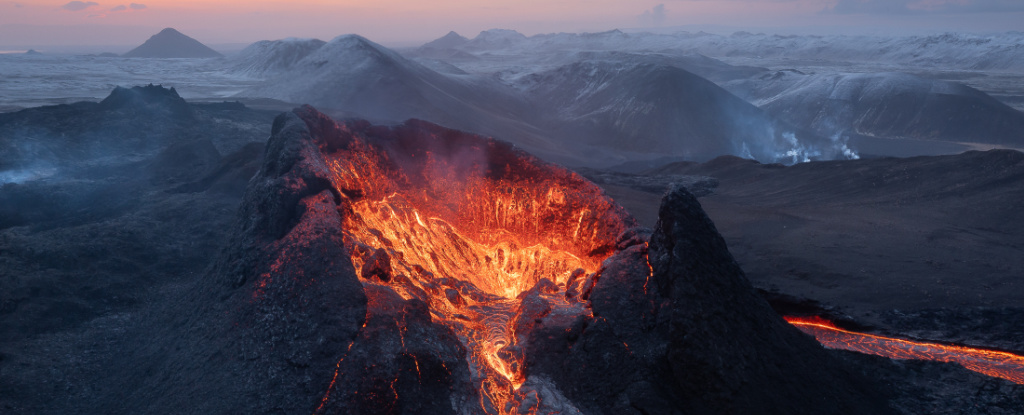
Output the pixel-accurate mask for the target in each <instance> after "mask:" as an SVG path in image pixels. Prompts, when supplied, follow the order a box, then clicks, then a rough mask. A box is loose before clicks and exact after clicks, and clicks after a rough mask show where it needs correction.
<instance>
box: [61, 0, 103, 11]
mask: <svg viewBox="0 0 1024 415" xmlns="http://www.w3.org/2000/svg"><path fill="white" fill-rule="evenodd" d="M99 5H100V4H99V3H97V2H94V1H78V0H75V1H73V2H70V3H68V4H65V5H63V6H60V8H62V9H64V10H71V11H73V12H77V11H82V10H85V9H88V8H90V7H93V6H99Z"/></svg>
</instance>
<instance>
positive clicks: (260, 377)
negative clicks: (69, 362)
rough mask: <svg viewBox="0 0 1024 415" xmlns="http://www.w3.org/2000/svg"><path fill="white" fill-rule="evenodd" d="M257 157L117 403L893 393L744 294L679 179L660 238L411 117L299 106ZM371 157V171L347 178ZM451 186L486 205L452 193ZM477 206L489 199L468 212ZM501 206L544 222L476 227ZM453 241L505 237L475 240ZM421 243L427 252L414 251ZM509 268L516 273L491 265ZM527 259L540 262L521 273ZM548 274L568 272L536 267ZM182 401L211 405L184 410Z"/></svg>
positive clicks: (511, 156)
mask: <svg viewBox="0 0 1024 415" xmlns="http://www.w3.org/2000/svg"><path fill="white" fill-rule="evenodd" d="M466 148H473V149H475V150H474V151H473V152H467V150H466ZM265 154H266V156H265V159H264V162H263V165H262V167H261V169H260V171H259V173H258V174H257V175H256V176H255V177H254V178H253V179H252V180H251V181H250V183H249V186H248V189H247V192H246V195H245V198H244V200H243V203H242V207H241V208H240V210H239V222H238V231H237V233H236V234H235V236H234V237H233V238H232V241H231V243H230V244H229V246H228V248H227V249H226V250H225V252H224V253H223V254H222V257H221V259H220V260H219V261H218V262H217V263H216V264H215V266H214V267H212V268H211V269H210V272H209V273H208V275H207V276H206V278H205V279H203V280H202V281H201V282H199V283H198V284H197V286H196V290H195V293H196V295H195V296H194V298H190V299H186V300H183V301H182V302H181V303H182V304H187V305H188V306H187V307H185V308H190V307H196V308H197V309H198V311H197V312H195V313H193V314H190V315H189V316H182V317H179V318H177V319H171V320H170V321H169V322H167V323H166V324H164V325H165V326H167V327H168V328H166V329H165V330H164V331H163V335H162V336H158V337H157V338H156V339H155V340H154V342H153V343H151V344H149V345H148V346H146V347H144V348H143V349H142V350H141V351H139V352H138V355H137V356H134V357H133V358H132V359H129V360H130V361H150V362H153V363H151V364H148V365H147V366H146V367H145V368H144V370H141V371H136V372H134V375H133V376H131V377H130V379H131V381H133V382H136V383H137V384H141V385H150V386H147V387H144V388H141V389H140V390H138V391H136V392H135V393H134V394H133V396H132V399H131V400H130V402H131V403H132V405H134V406H130V407H132V408H141V410H142V411H143V412H157V413H163V412H181V411H182V410H183V411H185V412H193V413H236V412H241V413H303V412H304V413H317V414H321V413H324V414H335V413H338V414H340V413H360V414H376V413H381V414H390V413H408V414H412V413H416V414H452V413H460V414H476V413H499V412H501V413H509V412H512V411H518V412H519V413H550V412H560V413H564V414H651V413H664V414H676V413H678V414H720V413H725V414H731V413H771V414H774V413H778V414H832V413H848V412H854V413H875V414H885V413H888V411H889V410H888V408H887V406H886V402H885V399H884V396H882V395H881V394H879V393H878V392H877V391H875V390H874V389H873V387H872V386H870V385H869V384H868V383H867V382H866V381H864V380H863V379H861V378H859V377H858V376H856V375H854V374H853V373H852V372H850V371H849V370H848V368H846V367H845V366H843V364H841V363H840V362H838V361H835V360H833V359H832V358H831V357H830V356H829V355H827V354H826V353H825V352H824V349H822V348H821V346H819V345H817V343H815V342H814V340H813V339H811V338H810V337H807V336H806V335H804V334H802V333H800V332H799V331H797V330H796V329H794V328H792V327H790V326H788V325H787V324H786V323H785V322H784V321H783V320H782V319H781V318H780V317H779V316H778V315H776V314H775V313H774V312H773V311H772V310H771V308H770V307H769V306H768V305H767V303H765V302H764V301H763V300H762V299H760V298H759V297H758V296H757V295H756V293H755V291H754V290H753V288H752V287H751V286H750V284H749V282H747V280H746V279H745V277H744V275H743V272H742V270H741V269H740V268H739V266H738V265H736V263H735V261H733V259H732V256H731V255H730V254H729V252H728V249H727V247H726V246H725V242H724V241H723V240H722V238H721V236H719V235H718V233H717V231H716V230H715V228H714V225H713V224H712V223H711V222H710V220H709V219H708V218H707V216H706V215H705V214H704V212H703V210H702V209H701V207H700V205H699V204H698V203H697V202H696V200H695V199H694V198H693V196H692V195H691V194H689V193H688V192H686V191H685V190H684V189H676V190H674V191H672V192H670V193H669V194H668V195H667V196H666V197H665V199H664V201H663V204H662V208H661V213H660V221H659V223H658V226H657V227H656V229H655V230H654V232H653V234H651V233H650V232H649V231H648V230H645V229H642V228H637V227H636V225H635V222H634V221H633V220H632V219H631V218H629V217H628V215H626V214H625V213H624V211H623V210H622V209H621V208H620V207H618V206H616V205H614V204H613V203H611V201H610V199H607V197H606V196H604V195H603V194H601V192H600V191H599V190H598V189H597V188H596V187H595V186H593V184H590V183H589V182H586V181H585V180H583V179H582V178H580V177H579V176H578V175H575V174H573V173H571V172H568V171H565V170H561V168H560V167H557V166H553V165H547V164H543V163H542V162H540V161H537V160H536V159H534V158H532V157H531V156H529V155H527V154H526V153H523V152H521V151H518V150H515V149H514V148H512V147H510V146H508V145H507V144H504V143H501V142H498V141H496V140H489V139H484V138H482V137H477V136H473V135H469V134H465V133H461V132H458V131H454V130H447V129H443V128H442V127H438V126H435V125H431V124H427V123H424V122H419V121H413V122H409V123H406V124H405V125H403V126H399V127H380V126H371V125H369V124H368V123H366V122H361V121H353V122H348V123H343V124H338V123H335V122H334V121H333V120H331V119H329V118H327V117H326V116H324V115H322V114H320V113H319V112H317V111H316V110H314V109H313V108H311V107H304V108H301V109H298V110H295V111H293V112H292V113H288V114H283V115H281V116H279V117H278V118H277V120H275V123H274V127H273V134H272V136H271V138H270V141H269V142H268V144H267V148H266V152H265ZM467 154H469V155H475V156H477V157H476V158H474V159H473V160H475V161H474V163H466V162H465V157H466V155H467ZM369 163H377V164H373V165H372V167H371V168H369V169H367V170H361V171H356V170H346V169H361V168H366V167H365V166H367V165H370V164H369ZM446 163H451V164H446ZM339 166H347V167H346V169H342V170H339V168H340V167H339ZM460 169H461V170H460ZM367 171H369V172H373V174H375V175H374V176H368V174H367ZM460 171H463V172H474V171H476V172H477V173H476V174H477V175H476V176H473V177H471V178H469V179H467V178H466V175H465V174H455V173H458V172H460ZM453 177H460V178H462V180H466V181H467V182H468V183H472V184H473V186H468V185H466V187H457V184H456V183H455V182H452V181H449V180H450V179H451V178H453ZM431 180H444V181H443V182H442V183H443V184H442V183H434V182H431ZM421 186H422V187H421ZM375 187H378V188H375ZM452 189H461V190H462V191H464V192H477V191H483V192H488V193H487V194H485V195H475V194H472V195H471V194H465V195H461V194H460V195H454V196H458V197H452V196H453V195H452V194H451V192H452V191H453V190H452ZM531 192H532V193H531ZM524 195H526V196H524ZM441 196H443V198H439V199H432V198H431V197H441ZM419 198H423V199H419ZM480 198H489V199H485V200H484V201H485V202H486V203H494V204H493V205H482V207H481V205H477V204H474V203H475V202H476V201H478V200H480ZM423 200H425V201H426V202H424V203H422V204H419V203H421V201H423ZM438 201H441V202H438ZM438 203H446V205H438ZM460 204H461V205H460ZM418 209H420V210H418ZM429 209H435V211H430V210H429ZM474 209H476V210H477V211H482V212H484V213H483V215H481V216H471V214H473V210H474ZM574 209H575V210H574ZM421 210H422V211H421ZM538 210H539V211H538ZM505 212H525V214H526V215H538V216H537V218H536V219H530V221H524V220H522V219H521V218H518V217H510V218H511V219H514V220H508V221H504V222H503V223H497V222H495V223H492V224H488V225H487V226H484V227H481V228H473V227H472V226H471V225H473V224H476V223H480V222H481V221H485V220H491V218H493V217H494V216H493V215H495V214H503V213H505ZM577 212H581V213H577ZM375 215H379V216H375ZM525 217H527V218H532V217H531V216H525ZM444 218H447V220H445V219H444ZM567 218H568V219H570V220H569V221H566V220H565V219H567ZM533 220H536V221H538V223H542V224H545V225H548V226H546V227H536V226H534V225H536V224H534V223H532V221H533ZM569 222H571V223H569ZM497 225H502V226H507V227H506V228H499V229H500V232H495V231H493V230H492V229H493V228H492V227H494V226H497ZM360 226H362V227H363V228H360ZM460 226H462V228H460ZM558 227H561V228H558ZM501 232H504V233H501ZM515 232H522V233H523V234H522V235H520V234H516V233H515ZM584 234H585V235H588V236H587V238H588V239H578V240H577V239H573V238H576V236H577V235H584ZM464 235H476V236H477V237H479V238H489V237H492V235H507V236H508V237H509V238H513V240H514V241H517V242H515V243H509V242H504V241H500V240H497V241H493V242H488V243H491V244H497V245H492V247H488V246H486V245H483V244H481V243H479V242H477V241H476V240H474V239H472V238H469V237H466V236H464ZM430 238H436V239H430ZM514 238H522V239H514ZM414 240H415V241H416V242H413V241H414ZM484 240H485V241H486V239H484ZM523 241H526V242H523ZM580 241H583V242H585V243H586V245H585V246H579V245H580V243H581V242H580ZM435 244H436V245H435ZM502 244H504V245H502ZM544 244H549V245H544ZM494 246H497V247H498V248H493V247H494ZM541 246H544V247H543V248H537V247H541ZM424 247H432V249H433V248H436V249H437V250H438V251H437V252H434V251H431V252H426V253H424V252H420V251H417V250H418V249H422V248H424ZM548 247H554V248H551V249H549V248H548ZM556 248H557V249H563V250H573V249H575V251H557V250H556ZM491 250H494V251H491ZM565 252H574V253H573V254H572V255H568V254H565ZM492 255H493V256H492ZM545 255H548V256H550V257H549V259H550V260H549V261H545V260H544V258H546V257H545ZM558 255H561V256H558ZM580 258H585V259H586V260H581V259H580ZM601 259H603V262H601ZM460 261H461V262H460ZM503 261H504V262H507V263H508V264H507V265H505V266H506V267H508V268H501V269H497V270H496V269H493V268H487V267H488V266H491V265H493V264H494V263H496V262H498V263H504V262H503ZM530 261H534V262H530ZM524 263H527V264H536V265H535V266H536V267H537V268H535V269H540V270H542V271H541V272H540V273H536V274H529V272H530V270H531V269H534V268H531V267H533V265H526V266H524V265H523V264H524ZM460 264H464V266H467V267H476V268H473V269H475V270H483V271H486V272H494V273H497V274H496V275H504V276H505V278H512V277H516V278H520V277H522V278H532V279H530V280H528V281H529V284H519V285H500V284H507V282H500V281H499V282H494V281H492V280H488V279H476V280H474V279H472V278H474V277H475V278H480V276H479V275H476V276H470V275H467V274H469V273H470V272H472V270H469V269H466V270H463V269H453V268H452V267H457V266H460ZM489 264H490V265H489ZM551 264H556V265H557V264H562V265H561V268H558V267H554V268H544V267H552V265H551ZM357 267H359V270H358V271H357ZM584 268H589V270H590V271H588V270H586V269H584ZM428 269H429V270H428ZM503 270H504V271H503ZM507 270H512V271H514V272H508V271H507ZM483 271H477V272H478V273H479V272H483ZM509 292H512V293H513V294H512V295H509V294H508V293H509ZM177 309H181V307H180V306H179V307H177ZM487 321H492V322H487ZM493 321H496V323H495V322H493ZM151 385H160V386H159V387H155V386H151ZM192 396H199V397H201V398H202V399H201V400H200V401H198V402H194V403H191V404H187V405H186V406H185V407H184V409H182V408H183V407H182V404H183V401H182V400H183V399H185V398H186V397H192Z"/></svg>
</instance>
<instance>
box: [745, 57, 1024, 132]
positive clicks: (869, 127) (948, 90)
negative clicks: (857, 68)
mask: <svg viewBox="0 0 1024 415" xmlns="http://www.w3.org/2000/svg"><path fill="white" fill-rule="evenodd" d="M727 88H728V89H730V90H731V91H733V92H735V93H736V94H737V95H739V96H742V97H744V98H747V99H749V100H751V101H752V102H754V103H755V104H757V105H759V106H760V107H761V108H764V109H765V110H766V111H768V112H769V113H770V114H772V115H775V116H777V117H779V118H780V119H783V120H786V121H788V122H791V123H793V124H795V125H799V126H803V127H806V128H809V129H811V130H813V131H815V132H817V133H818V134H822V135H826V136H830V135H836V134H844V133H855V134H863V135H868V136H875V137H886V138H910V139H919V140H943V141H954V142H972V143H988V144H998V145H1004V146H1012V147H1024V113H1021V112H1020V111H1017V110H1015V109H1013V108H1010V107H1009V106H1007V105H1006V104H1003V103H1001V102H999V101H998V100H996V99H995V98H992V97H991V96H989V95H987V94H985V93H984V92H981V91H978V90H976V89H974V88H971V87H968V86H965V85H962V84H958V83H954V82H947V81H939V80H932V79H926V78H921V77H918V76H915V75H910V74H906V73H876V74H834V75H804V74H801V73H797V72H793V71H779V72H774V73H767V74H764V75H762V76H760V77H756V78H751V79H748V80H744V81H735V82H731V83H729V84H728V86H727Z"/></svg>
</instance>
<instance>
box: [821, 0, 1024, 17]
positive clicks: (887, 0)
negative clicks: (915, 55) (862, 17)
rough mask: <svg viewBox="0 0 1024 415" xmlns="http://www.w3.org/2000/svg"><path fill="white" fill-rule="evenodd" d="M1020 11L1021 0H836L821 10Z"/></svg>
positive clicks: (840, 12) (894, 12) (830, 11)
mask: <svg viewBox="0 0 1024 415" xmlns="http://www.w3.org/2000/svg"><path fill="white" fill-rule="evenodd" d="M1013 11H1024V1H1021V0H839V1H838V2H836V4H835V5H833V6H832V7H827V6H826V7H825V9H823V10H822V12H823V13H837V14H924V13H993V12H1013Z"/></svg>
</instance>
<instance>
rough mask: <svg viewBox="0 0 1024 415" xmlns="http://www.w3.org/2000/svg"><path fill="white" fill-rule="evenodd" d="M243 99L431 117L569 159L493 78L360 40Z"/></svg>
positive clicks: (323, 51) (342, 40)
mask: <svg viewBox="0 0 1024 415" xmlns="http://www.w3.org/2000/svg"><path fill="white" fill-rule="evenodd" d="M241 95H245V96H259V97H268V98H275V99H280V100H284V101H288V102H293V103H304V104H312V105H316V106H317V107H319V108H323V109H325V110H327V111H335V112H337V111H341V112H345V113H349V114H353V113H354V114H359V115H360V116H362V117H367V118H370V119H373V120H378V121H391V122H397V121H404V120H406V119H409V118H418V119H425V120H429V121H431V122H435V123H438V124H442V125H445V126H450V127H456V128H460V129H464V130H469V131H475V132H479V133H483V134H489V135H494V136H498V137H501V138H503V139H507V140H511V141H514V142H516V144H519V145H521V146H524V147H526V148H528V149H530V150H531V151H534V152H537V153H540V154H545V155H552V154H566V153H568V151H567V150H565V149H563V148H561V147H560V146H559V145H558V144H557V143H554V142H553V141H550V140H546V139H543V138H541V135H540V134H539V131H538V130H537V129H536V128H534V127H533V126H531V125H529V124H528V123H526V122H524V121H523V120H524V119H529V118H530V117H531V116H530V114H531V113H532V112H533V110H532V109H531V108H530V106H529V105H528V104H527V103H526V102H525V100H523V99H522V97H520V96H519V95H518V94H517V93H515V91H513V90H512V89H511V88H509V87H507V86H505V85H502V84H500V83H498V82H496V81H495V80H493V79H491V78H487V77H481V76H473V75H455V74H440V73H438V72H436V71H434V70H431V69H430V68H427V67H426V66H424V65H422V64H420V63H417V62H415V61H412V60H410V59H407V58H405V57H403V56H401V55H399V54H398V53H395V52H394V51H391V50H390V49H387V48H385V47H383V46H380V45H378V44H376V43H373V42H371V41H369V40H366V39H365V38H363V37H360V36H357V35H346V36H340V37H338V38H335V39H333V40H331V41H330V42H328V43H327V44H325V45H324V46H322V47H321V48H319V49H317V50H316V51H314V52H313V53H311V54H309V55H308V56H306V57H305V58H303V59H302V60H300V61H299V62H297V63H296V64H295V65H294V67H293V68H292V69H290V70H288V71H287V72H285V73H283V74H281V75H280V76H278V77H275V78H272V79H271V80H270V81H268V82H267V83H266V84H264V85H262V86H259V87H255V88H252V89H249V90H246V91H244V92H243V93H242V94H241Z"/></svg>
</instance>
